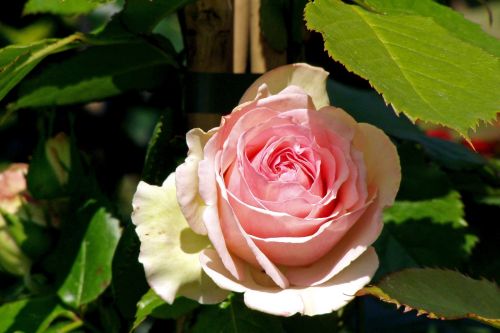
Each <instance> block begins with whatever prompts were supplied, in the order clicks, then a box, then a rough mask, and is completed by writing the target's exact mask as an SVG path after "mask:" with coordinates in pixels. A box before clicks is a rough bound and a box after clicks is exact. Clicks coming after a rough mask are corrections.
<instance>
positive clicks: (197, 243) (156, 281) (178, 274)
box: [132, 173, 228, 303]
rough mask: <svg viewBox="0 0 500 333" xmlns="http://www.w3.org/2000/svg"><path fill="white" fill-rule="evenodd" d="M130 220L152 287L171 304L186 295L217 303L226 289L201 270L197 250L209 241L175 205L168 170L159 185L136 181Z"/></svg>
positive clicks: (172, 176)
mask: <svg viewBox="0 0 500 333" xmlns="http://www.w3.org/2000/svg"><path fill="white" fill-rule="evenodd" d="M133 207H134V212H133V214H132V221H133V223H134V224H135V225H136V232H137V235H138V236H139V239H140V241H141V252H140V254H139V261H140V262H141V263H142V264H143V265H144V270H145V272H146V278H147V280H148V282H149V284H150V286H151V288H153V290H154V291H155V292H156V293H157V294H158V295H159V296H160V297H161V298H163V299H164V300H165V301H167V302H168V303H172V302H173V301H174V299H175V297H177V296H186V297H189V298H192V299H195V300H197V301H199V302H201V303H218V302H220V301H222V300H224V299H225V297H226V296H227V294H228V292H227V291H225V290H222V289H220V288H218V287H217V286H216V285H215V284H214V283H213V282H212V281H211V279H210V278H208V277H207V276H206V275H205V274H204V273H203V271H202V269H201V265H200V260H199V253H200V252H201V251H202V250H204V249H206V248H207V247H208V246H209V245H210V243H209V241H208V238H207V237H206V236H203V235H199V234H196V233H194V232H193V231H192V230H191V229H190V227H189V225H188V223H187V221H186V219H185V218H184V216H183V215H182V212H181V210H180V208H179V205H178V203H177V198H176V193H175V175H174V174H173V173H172V174H170V176H169V177H168V178H167V179H166V180H165V182H164V183H163V185H162V186H161V187H159V186H153V185H149V184H147V183H145V182H141V183H139V186H138V187H137V192H136V193H135V196H134V199H133Z"/></svg>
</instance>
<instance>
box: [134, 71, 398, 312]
mask: <svg viewBox="0 0 500 333" xmlns="http://www.w3.org/2000/svg"><path fill="white" fill-rule="evenodd" d="M326 77H327V73H326V72H325V71H323V70H322V69H319V68H315V67H311V66H308V65H305V64H295V65H289V66H284V67H280V68H278V69H275V70H273V71H271V72H268V73H267V74H265V75H264V76H262V77H261V78H260V79H258V80H257V81H256V82H255V83H254V84H253V85H252V86H251V87H250V88H249V89H248V90H247V92H246V93H245V95H244V96H243V98H242V100H241V102H240V105H238V106H237V107H236V108H235V109H234V110H233V111H232V112H231V114H230V115H228V116H225V117H223V119H222V121H221V124H220V126H219V127H217V128H213V129H211V130H210V131H208V132H206V133H205V132H204V131H202V130H200V129H193V130H191V131H190V132H189V133H188V134H187V143H188V146H189V153H188V157H187V158H186V161H185V162H184V164H182V165H180V166H179V167H178V168H177V170H176V172H175V176H174V175H171V176H170V177H169V178H168V179H167V180H166V181H165V183H164V184H163V186H162V187H155V186H151V185H148V184H146V183H141V184H140V185H139V187H138V190H137V193H136V195H135V198H134V215H133V221H134V223H135V224H136V225H137V233H138V235H139V237H140V239H141V243H142V245H141V255H140V261H141V262H142V263H143V264H144V267H145V270H146V274H147V276H148V281H149V283H150V284H151V286H152V288H153V289H154V290H155V291H156V292H157V293H158V294H159V295H160V296H161V297H163V298H164V299H166V300H167V301H169V302H172V301H173V299H174V298H175V296H177V295H184V296H188V297H191V298H194V299H197V300H199V301H200V302H204V303H211V302H218V301H220V300H222V299H223V297H224V296H225V293H224V290H230V291H234V292H241V293H244V300H245V303H246V304H247V306H249V307H251V308H253V309H256V310H260V311H264V312H268V313H272V314H277V315H284V316H289V315H292V314H294V313H301V314H306V315H315V314H323V313H328V312H331V311H334V310H337V309H339V308H341V307H342V306H344V305H345V304H347V302H349V301H350V300H351V299H352V298H353V295H354V294H355V293H356V291H358V290H359V289H361V288H362V287H363V286H364V285H366V284H367V283H368V282H369V281H370V279H371V277H372V276H373V274H374V272H375V270H376V269H377V267H378V259H377V256H376V254H375V251H374V250H373V248H372V247H370V245H371V244H372V243H373V242H374V241H375V240H376V238H377V237H378V235H379V234H380V231H381V229H382V220H381V214H382V210H383V208H384V207H385V206H387V205H390V204H391V203H392V202H393V201H394V198H395V196H396V193H397V190H398V188H399V183H400V179H401V172H400V166H399V158H398V155H397V152H396V149H395V147H394V145H393V144H392V143H391V141H390V139H389V138H388V137H387V136H386V135H385V134H384V133H383V132H382V131H381V130H379V129H377V128H375V127H373V126H372V125H369V124H363V123H356V121H355V120H354V119H353V118H352V117H351V116H349V115H348V114H347V113H345V112H344V111H343V110H341V109H338V108H335V107H332V106H329V101H328V96H327V94H326V91H325V80H326ZM174 177H175V181H174ZM175 199H177V202H178V205H177V202H175ZM188 271H189V272H188ZM214 283H215V285H216V286H218V287H219V288H220V289H219V288H217V287H216V286H214Z"/></svg>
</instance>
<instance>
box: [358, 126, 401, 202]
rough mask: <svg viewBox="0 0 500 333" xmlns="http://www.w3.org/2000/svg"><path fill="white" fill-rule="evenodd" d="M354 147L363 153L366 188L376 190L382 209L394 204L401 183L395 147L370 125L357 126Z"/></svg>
mask: <svg viewBox="0 0 500 333" xmlns="http://www.w3.org/2000/svg"><path fill="white" fill-rule="evenodd" d="M354 147H356V149H358V150H360V151H361V152H362V153H363V159H364V161H365V165H366V170H367V182H368V186H374V187H375V188H377V189H378V198H379V201H380V204H381V205H382V207H384V206H389V205H392V204H393V203H394V199H395V198H396V194H397V193H398V190H399V185H400V183H401V165H400V163H399V155H398V151H397V150H396V146H394V144H393V143H392V141H391V139H389V137H388V136H387V135H386V134H385V133H384V132H383V131H382V130H380V129H378V128H377V127H375V126H372V125H370V124H365V123H360V124H358V131H357V132H356V135H355V136H354Z"/></svg>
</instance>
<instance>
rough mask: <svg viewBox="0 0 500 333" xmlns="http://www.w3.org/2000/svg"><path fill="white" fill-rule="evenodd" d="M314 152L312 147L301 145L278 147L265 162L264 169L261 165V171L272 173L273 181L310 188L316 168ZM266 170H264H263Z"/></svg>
mask: <svg viewBox="0 0 500 333" xmlns="http://www.w3.org/2000/svg"><path fill="white" fill-rule="evenodd" d="M313 155H314V154H313V152H312V150H311V148H310V147H305V146H303V145H301V144H298V143H296V144H294V145H292V146H285V147H277V149H275V150H273V152H271V154H269V157H268V158H267V160H266V161H263V162H264V166H265V167H264V168H262V165H261V171H266V170H267V171H271V174H267V176H268V177H269V176H271V177H269V178H271V179H272V180H278V181H281V182H296V183H299V184H301V185H302V186H304V187H305V188H308V187H310V186H311V184H312V182H313V181H314V174H315V170H314V169H315V167H314V163H311V161H314V156H313ZM262 169H264V170H262Z"/></svg>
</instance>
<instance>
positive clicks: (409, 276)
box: [358, 268, 500, 328]
mask: <svg viewBox="0 0 500 333" xmlns="http://www.w3.org/2000/svg"><path fill="white" fill-rule="evenodd" d="M358 294H359V295H366V294H369V295H373V296H375V297H378V298H379V299H381V300H383V301H385V302H389V303H393V304H396V305H397V306H398V307H399V306H404V308H405V311H411V310H416V311H417V312H418V314H425V315H427V316H428V317H430V318H437V319H459V318H471V319H475V320H479V321H481V322H483V323H485V324H489V325H492V326H494V327H497V328H500V289H499V288H498V286H497V285H495V284H494V283H493V282H489V281H486V280H475V279H472V278H470V277H467V276H465V275H462V274H460V273H458V272H454V271H448V270H441V269H430V268H426V269H407V270H404V271H402V272H398V273H394V274H391V275H389V276H387V277H385V278H384V279H383V280H382V281H380V282H379V283H378V284H377V285H375V286H368V287H365V288H363V289H362V290H361V291H360V292H359V293H358Z"/></svg>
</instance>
